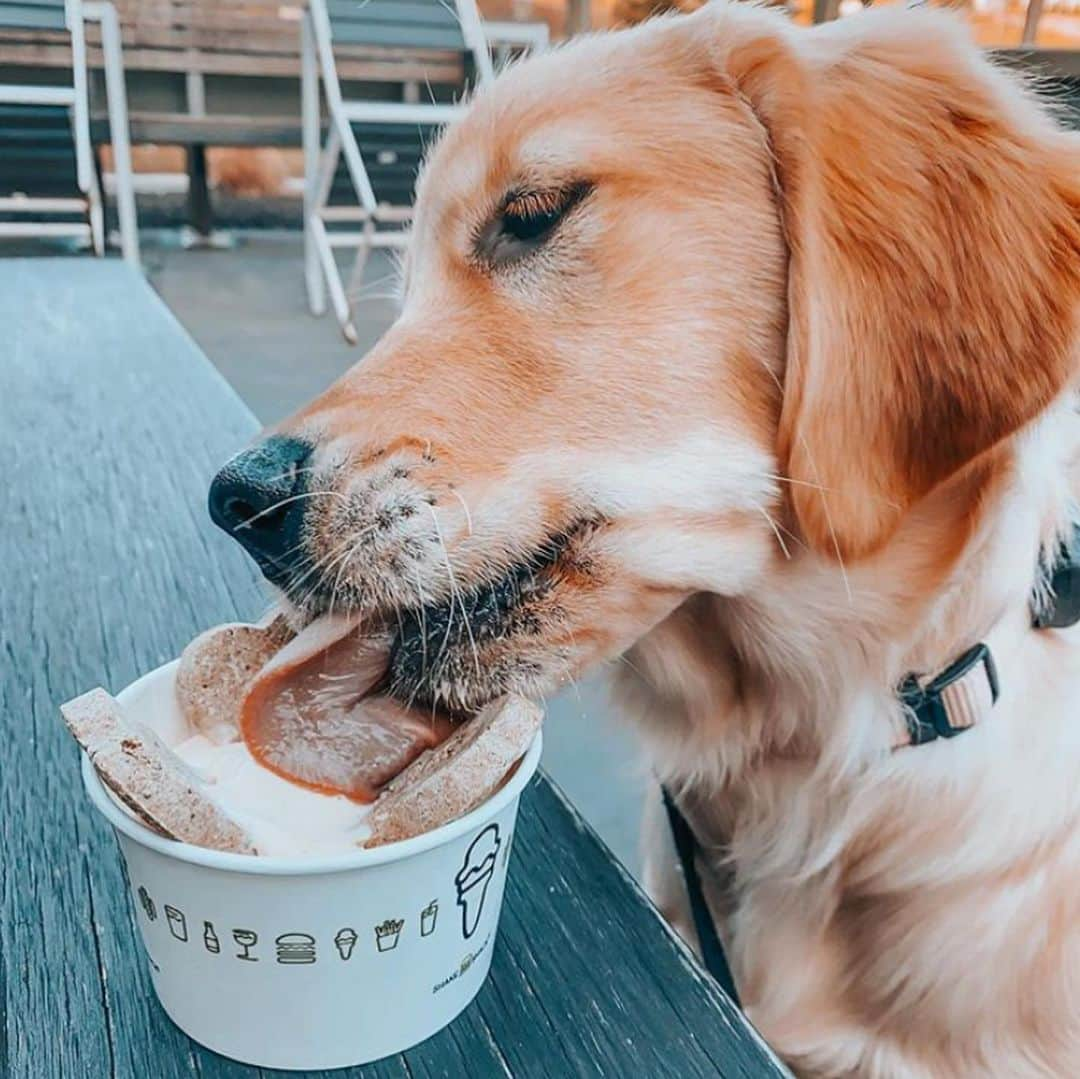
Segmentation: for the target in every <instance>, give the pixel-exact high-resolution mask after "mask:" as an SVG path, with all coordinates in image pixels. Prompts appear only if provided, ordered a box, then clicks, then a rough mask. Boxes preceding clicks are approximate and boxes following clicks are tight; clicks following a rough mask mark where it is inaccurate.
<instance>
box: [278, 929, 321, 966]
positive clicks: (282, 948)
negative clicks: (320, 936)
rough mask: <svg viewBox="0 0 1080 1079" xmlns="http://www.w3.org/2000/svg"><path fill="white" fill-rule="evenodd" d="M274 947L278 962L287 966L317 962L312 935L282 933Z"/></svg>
mask: <svg viewBox="0 0 1080 1079" xmlns="http://www.w3.org/2000/svg"><path fill="white" fill-rule="evenodd" d="M274 945H275V947H276V948H277V961H278V962H279V963H284V964H285V965H286V966H292V965H294V964H301V963H314V962H315V938H314V937H313V936H312V935H311V934H310V933H282V934H281V936H280V937H278V938H277V939H276V940H275V941H274Z"/></svg>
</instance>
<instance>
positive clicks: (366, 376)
mask: <svg viewBox="0 0 1080 1079" xmlns="http://www.w3.org/2000/svg"><path fill="white" fill-rule="evenodd" d="M403 270H404V272H403V308H402V312H401V316H400V318H399V320H398V321H397V322H396V324H395V325H394V326H393V327H392V328H391V329H390V330H389V332H388V333H387V334H386V335H385V337H383V339H382V340H381V341H380V342H379V344H378V345H377V346H376V347H375V348H374V349H373V350H372V351H371V352H370V353H369V354H368V355H367V356H366V357H365V358H364V359H363V361H362V362H360V363H359V364H358V365H357V366H356V367H355V368H354V369H353V370H352V371H350V372H349V373H347V374H346V375H345V376H344V377H343V378H342V379H341V380H340V381H339V382H337V383H336V384H335V385H334V386H332V387H331V388H330V389H329V390H328V391H327V392H326V393H325V394H324V395H323V396H321V397H320V398H318V399H317V400H316V401H314V402H313V403H312V404H311V405H310V406H309V407H307V408H305V409H303V410H302V411H301V412H299V413H298V414H297V415H296V416H294V417H293V418H292V419H290V420H289V421H287V422H286V423H285V424H284V425H282V427H281V428H279V429H278V431H277V432H276V434H275V436H274V437H272V438H270V439H269V440H268V441H266V442H264V443H262V444H261V445H260V446H258V447H256V448H255V449H253V450H250V451H247V453H246V454H245V455H244V457H243V458H242V459H240V460H238V461H235V462H234V463H233V465H232V466H231V467H232V470H233V474H234V476H235V475H237V474H241V475H245V476H247V482H249V484H250V487H251V490H252V491H253V492H255V494H253V496H252V500H253V504H257V503H258V502H259V500H260V499H261V500H262V501H263V502H266V501H267V499H270V498H276V499H279V500H280V508H279V509H277V510H274V511H273V512H269V513H265V514H262V515H261V517H260V519H259V521H258V522H257V525H253V527H251V528H250V529H247V530H246V531H245V532H244V533H243V540H244V543H245V544H246V545H247V546H248V547H249V549H250V550H251V551H252V552H253V553H254V554H255V556H256V558H257V559H258V560H259V562H260V565H261V566H262V567H263V569H264V571H265V572H266V574H267V575H268V576H269V577H270V578H271V580H273V581H275V582H276V583H277V584H278V585H279V586H280V587H281V588H282V590H283V591H284V593H285V594H286V595H287V596H288V597H289V599H290V600H291V602H292V604H293V607H294V609H295V611H296V612H297V613H298V614H299V615H300V616H301V617H304V618H314V617H316V616H318V615H319V614H320V613H322V612H324V611H326V610H327V609H328V608H330V607H331V605H336V606H337V608H338V609H341V608H348V609H351V610H353V611H364V612H370V613H371V616H372V617H376V618H386V619H388V620H389V622H390V624H391V625H392V626H395V632H396V641H395V644H394V649H393V653H392V657H391V661H390V669H389V672H388V675H387V677H388V680H389V684H390V685H391V687H392V688H393V690H394V691H396V692H397V693H399V694H401V695H402V696H405V697H410V698H413V699H419V700H421V701H424V702H427V703H428V704H430V705H431V706H433V707H434V706H439V707H444V708H447V709H449V710H458V709H472V708H474V707H476V706H478V705H479V704H481V703H482V702H484V701H486V700H488V699H490V698H492V697H495V696H496V695H499V694H502V693H505V692H507V691H509V690H515V691H518V692H522V693H525V694H528V695H533V696H542V695H544V694H547V693H549V692H552V691H554V690H556V689H557V688H558V687H559V686H561V685H563V684H564V683H565V682H566V681H567V680H569V679H571V678H573V677H576V676H577V675H578V674H579V673H580V672H582V671H584V670H586V669H587V668H590V667H592V666H594V665H596V664H598V663H600V662H602V661H605V660H613V659H615V658H616V657H622V658H623V659H624V660H625V662H622V663H620V664H619V665H618V681H619V694H620V700H621V703H622V710H623V711H624V712H625V715H626V717H627V720H628V721H629V722H630V723H632V724H633V725H636V727H637V728H638V729H639V731H640V732H641V735H642V738H643V740H644V745H645V747H646V751H647V755H648V760H649V763H650V765H651V768H652V769H653V770H654V772H655V774H656V775H657V776H658V777H659V779H660V780H662V781H663V783H665V784H666V785H667V786H668V788H669V789H670V790H671V791H672V792H673V793H674V794H675V796H676V797H677V798H678V800H679V801H680V803H681V805H682V807H683V809H684V811H685V812H686V814H687V815H688V817H689V818H690V820H691V822H692V825H693V827H694V830H695V832H696V834H697V838H698V840H699V842H700V845H701V847H702V850H703V851H704V855H703V857H702V870H703V873H704V876H705V878H706V884H707V888H708V894H709V896H710V902H711V905H712V909H713V913H714V915H715V918H716V921H717V924H718V926H719V927H720V930H721V932H722V935H723V937H724V939H725V942H726V945H727V949H728V952H729V955H730V958H731V961H732V966H733V969H734V972H735V975H736V979H737V982H738V985H739V989H740V992H741V995H742V998H743V1001H744V1004H745V1005H746V1008H747V1011H748V1013H749V1015H750V1017H751V1018H752V1020H753V1022H754V1023H755V1024H756V1025H757V1026H758V1027H759V1028H760V1029H761V1031H762V1032H763V1034H764V1035H765V1037H766V1038H767V1039H768V1040H769V1041H770V1042H771V1044H772V1045H773V1046H775V1047H776V1049H777V1050H778V1052H779V1053H780V1054H782V1055H783V1056H784V1058H785V1059H786V1060H787V1061H789V1062H790V1063H791V1065H792V1067H793V1068H794V1069H795V1070H796V1071H797V1072H798V1073H799V1074H800V1075H803V1076H863V1077H879V1079H884V1077H890V1079H892V1077H897V1079H899V1077H905V1079H908V1077H933V1079H951V1077H956V1079H959V1077H963V1079H972V1077H977V1076H1000V1077H1007V1079H1021V1077H1026V1076H1032V1077H1033V1076H1057V1077H1065V1076H1075V1075H1080V782H1078V764H1080V646H1078V643H1077V637H1076V633H1075V632H1072V631H1068V630H1055V629H1042V630H1036V629H1033V628H1032V620H1031V603H1032V598H1031V597H1032V595H1033V593H1039V592H1040V590H1041V591H1043V592H1045V579H1046V575H1047V570H1048V567H1049V566H1050V565H1051V564H1052V563H1053V561H1054V557H1055V552H1056V551H1057V549H1058V545H1059V543H1060V542H1061V539H1062V537H1064V536H1066V535H1067V534H1068V531H1069V529H1070V527H1071V519H1072V514H1073V502H1072V482H1071V480H1072V476H1071V470H1072V469H1073V466H1074V461H1075V459H1076V457H1077V449H1078V434H1080V422H1078V417H1077V415H1076V412H1075V409H1074V404H1073V383H1074V379H1075V375H1076V370H1077V360H1078V356H1077V341H1078V337H1077V318H1078V311H1080V304H1078V301H1080V147H1078V142H1077V139H1076V138H1075V137H1074V136H1072V135H1070V134H1066V133H1064V132H1063V131H1062V130H1060V129H1059V128H1058V127H1057V126H1056V125H1055V123H1054V121H1053V120H1052V119H1051V118H1050V117H1049V116H1048V115H1047V113H1046V112H1045V111H1044V109H1043V107H1042V106H1040V105H1039V104H1038V103H1037V102H1036V101H1035V100H1034V99H1033V98H1032V97H1031V96H1029V95H1028V93H1027V92H1026V91H1025V89H1024V88H1023V87H1022V86H1021V85H1020V84H1019V83H1018V81H1017V80H1016V79H1015V78H1014V77H1012V76H1010V75H1008V74H1006V73H1005V72H1004V71H1001V70H999V69H997V68H995V67H994V66H993V65H992V64H991V63H990V62H988V61H987V60H986V59H985V58H984V57H983V56H982V55H981V54H980V53H979V52H978V51H977V50H976V49H975V47H974V46H973V45H971V44H970V42H969V40H968V38H967V36H966V33H965V31H964V30H963V27H962V25H961V24H960V23H959V22H957V21H955V20H954V18H953V17H951V16H949V15H948V14H943V13H932V12H929V11H905V10H899V9H889V10H883V11H880V12H873V13H869V14H866V15H860V16H857V17H854V18H851V19H845V20H842V21H840V22H838V23H833V24H829V25H826V26H822V27H819V28H815V29H811V30H802V29H798V28H796V27H794V26H793V25H791V24H790V23H789V22H788V21H786V20H785V18H784V17H783V16H781V15H780V14H777V13H775V12H769V11H766V10H763V9H759V8H755V7H752V6H743V5H738V4H725V3H719V4H713V5H710V6H708V7H706V8H704V9H702V10H701V11H698V12H696V13H694V14H692V15H688V16H679V17H672V18H663V19H659V20H656V21H653V22H649V23H646V24H644V25H642V26H639V27H635V28H634V29H631V30H626V31H623V32H618V33H612V34H606V35H598V36H594V37H588V38H585V39H582V40H578V41H575V42H574V43H572V44H570V45H568V46H567V47H565V48H562V49H559V50H557V51H555V52H552V53H550V54H546V55H542V56H539V57H536V58H534V59H532V60H529V61H527V62H525V63H522V64H520V65H519V66H516V67H514V68H512V69H511V70H509V71H507V72H505V73H504V74H503V75H502V76H501V77H500V78H499V79H498V80H497V81H496V82H495V83H494V85H492V86H491V87H489V88H487V89H484V90H482V91H481V92H479V93H478V94H477V95H476V96H475V99H474V100H473V102H472V104H471V107H470V108H469V109H468V111H467V113H466V114H465V115H464V117H463V118H462V119H461V120H460V121H459V122H457V123H456V124H454V125H453V126H451V127H450V128H449V129H448V130H447V131H446V133H445V135H444V136H443V138H442V139H441V141H440V142H439V143H438V145H437V147H436V148H435V149H434V150H433V152H432V153H431V155H430V159H429V161H428V163H427V166H426V169H425V171H424V174H423V176H422V178H421V181H420V184H419V189H418V200H417V206H416V216H415V224H414V230H413V237H412V242H411V247H410V249H409V252H408V255H407V258H406V261H405V264H404V268H403ZM256 496H257V497H256ZM239 536H240V534H239V533H238V537H239ZM979 642H983V643H985V644H986V645H987V647H988V648H989V650H990V652H991V653H992V656H993V658H994V660H995V661H996V665H997V671H998V681H999V696H998V699H997V703H996V704H995V705H994V706H993V707H992V708H990V709H989V710H987V711H986V712H985V714H981V715H979V716H978V717H976V718H978V722H977V723H975V725H974V726H973V727H972V728H971V729H970V730H967V731H965V732H964V733H963V734H962V735H961V736H959V737H957V738H950V739H945V738H939V739H937V740H936V741H933V742H931V743H929V744H926V745H918V746H914V745H906V744H904V743H905V731H906V729H907V715H906V711H905V705H904V704H903V703H902V702H901V698H900V696H899V695H898V687H899V686H900V685H901V684H902V683H903V682H904V681H905V679H906V678H907V677H908V676H909V675H916V676H920V677H924V678H925V677H930V676H933V675H935V674H936V673H937V672H939V671H941V670H943V669H944V668H945V667H946V666H947V665H948V664H950V663H951V662H952V661H953V660H954V659H956V657H957V656H960V655H962V654H963V653H965V652H966V651H967V650H968V649H970V648H972V646H973V645H976V644H977V643H979ZM656 838H658V839H659V840H660V842H655V841H654V842H653V843H652V845H651V849H650V857H651V863H650V868H649V880H650V886H651V888H652V889H653V892H654V894H655V895H656V897H657V899H658V902H659V903H660V904H661V906H662V908H663V909H665V910H667V911H669V912H670V913H671V915H672V917H673V918H676V919H678V917H679V916H680V914H679V896H680V891H679V889H678V887H677V885H678V878H677V877H672V875H671V871H672V864H671V859H670V854H669V851H668V849H667V847H666V842H667V841H666V838H665V837H664V836H663V835H659V834H658V836H657V837H656Z"/></svg>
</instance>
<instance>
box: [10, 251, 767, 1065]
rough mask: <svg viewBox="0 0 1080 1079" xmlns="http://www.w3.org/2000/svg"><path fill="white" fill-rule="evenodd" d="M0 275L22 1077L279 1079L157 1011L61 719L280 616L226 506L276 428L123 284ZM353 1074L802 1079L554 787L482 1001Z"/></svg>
mask: <svg viewBox="0 0 1080 1079" xmlns="http://www.w3.org/2000/svg"><path fill="white" fill-rule="evenodd" d="M0 275H2V278H3V282H4V285H3V288H0V328H2V329H0V334H2V338H0V342H2V343H0V459H2V461H3V468H4V479H3V486H2V488H0V489H2V490H3V499H2V504H3V514H2V518H0V565H2V566H3V572H4V580H3V584H2V586H0V657H2V658H0V663H2V668H0V670H2V676H0V745H2V746H3V749H2V755H0V851H2V856H0V857H2V861H0V865H2V873H0V876H2V888H0V891H2V896H3V907H2V912H0V1076H4V1077H5V1079H8V1077H10V1079H63V1077H68V1076H70V1077H72V1079H104V1077H121V1079H149V1077H153V1079H170V1077H174V1076H201V1077H204V1079H217V1077H222V1079H226V1077H233V1076H236V1077H239V1076H245V1075H256V1074H260V1073H259V1070H258V1069H249V1068H246V1067H244V1066H242V1065H239V1064H234V1063H232V1062H230V1061H227V1060H225V1059H224V1058H221V1057H218V1056H215V1055H214V1054H213V1053H210V1052H208V1051H207V1050H204V1049H202V1048H200V1047H199V1046H198V1045H196V1044H195V1043H194V1042H191V1041H190V1040H189V1039H188V1038H187V1037H186V1036H185V1035H183V1034H181V1033H180V1031H179V1030H178V1029H177V1028H176V1027H174V1026H173V1025H172V1024H171V1023H170V1022H169V1020H168V1019H167V1018H166V1016H165V1014H164V1013H163V1012H162V1010H161V1009H160V1007H159V1006H158V1004H157V1002H156V1000H155V999H154V996H153V991H152V989H151V986H150V980H149V977H148V973H147V966H146V959H145V955H144V953H143V951H142V948H141V945H140V944H139V942H138V940H137V937H136V931H135V927H134V922H133V918H132V912H131V909H130V904H129V901H128V896H127V892H126V888H125V885H124V881H123V878H122V875H121V867H120V857H119V853H118V851H117V847H116V844H115V842H114V840H113V838H112V835H111V832H110V830H109V828H108V827H107V826H106V825H105V824H104V823H103V822H102V821H101V820H100V819H99V818H98V817H97V815H96V813H94V812H93V811H92V810H91V807H90V805H89V804H88V802H87V800H86V797H85V795H84V793H83V790H82V785H81V783H80V780H79V774H78V767H77V764H78V755H77V751H76V748H75V746H74V744H73V743H72V741H71V739H70V738H69V737H68V735H67V733H66V732H65V731H64V729H63V727H62V724H61V723H60V721H59V718H58V715H57V706H58V705H59V704H60V703H61V702H62V701H65V700H67V699H68V698H70V697H73V696H74V695H76V694H78V693H80V692H82V691H83V690H86V689H89V688H90V687H92V686H95V685H99V684H101V685H104V686H106V687H107V688H109V689H110V690H112V691H117V690H119V689H120V688H122V687H123V686H124V685H126V684H127V683H128V682H130V681H131V680H132V679H133V678H135V677H136V676H137V675H139V674H140V673H142V672H143V671H146V670H148V669H150V668H151V667H155V666H157V665H158V664H160V663H162V662H164V661H165V660H167V659H169V658H170V657H172V656H174V655H176V654H177V652H178V651H179V650H180V648H181V647H182V646H183V645H184V644H185V643H186V642H187V641H188V640H189V639H190V638H191V637H192V636H193V635H194V634H195V633H196V632H197V631H199V630H201V629H203V628H205V627H206V626H209V625H212V624H214V623H217V622H224V621H229V620H234V619H236V618H237V617H240V618H251V617H253V616H255V615H258V614H259V613H260V612H261V611H262V609H263V608H264V606H265V602H266V601H265V595H264V593H263V591H262V588H261V586H260V583H259V579H258V577H257V574H256V572H255V570H254V569H253V568H252V566H251V564H250V563H249V562H248V561H247V559H246V558H245V557H244V556H243V554H242V553H241V551H240V549H239V547H237V546H236V545H235V544H234V543H232V542H230V541H229V540H228V538H227V537H225V536H224V535H223V534H221V533H220V532H218V531H216V530H215V529H214V528H213V527H212V526H211V525H210V522H209V520H208V519H207V515H206V512H205V509H204V505H205V497H206V488H207V484H208V482H209V480H210V477H211V476H212V475H213V473H214V472H215V470H216V469H217V467H218V466H219V465H220V463H221V462H222V461H223V460H224V459H225V458H226V457H227V456H228V455H229V454H230V453H232V452H233V451H234V450H236V449H237V448H238V447H240V446H242V445H243V444H244V443H246V442H247V441H248V440H249V439H251V437H252V436H253V435H254V434H255V432H256V430H257V426H258V425H257V423H256V421H255V419H254V417H253V416H252V414H251V413H250V412H249V411H248V410H247V408H246V407H245V406H244V405H243V404H242V403H241V402H240V400H239V399H238V398H237V396H236V395H235V394H234V393H233V391H232V390H231V389H230V387H229V386H228V384H227V383H226V382H225V380H224V379H223V378H222V377H221V376H220V375H219V374H218V373H217V371H216V370H215V369H214V368H213V367H211V365H210V364H209V363H208V362H207V361H206V359H205V358H204V357H203V356H202V354H201V353H200V351H199V349H198V348H197V346H196V345H195V344H194V343H193V342H192V340H191V339H190V338H189V337H188V336H187V334H186V333H185V332H184V330H183V329H182V328H181V327H180V326H179V324H178V323H177V322H176V320H175V319H174V318H173V317H172V315H171V314H170V313H169V312H168V310H166V308H165V306H164V305H163V304H162V303H161V302H160V300H158V298H157V297H156V296H155V295H154V293H153V292H152V291H151V289H150V287H149V286H148V285H147V283H146V282H145V281H144V280H143V279H142V278H141V277H140V276H138V275H137V274H136V273H134V272H133V271H132V270H130V269H129V268H128V267H127V266H125V265H123V264H122V263H119V262H111V261H109V262H104V263H102V262H97V261H94V262H90V261H80V260H71V259H67V260H60V259H40V260H12V261H6V262H3V263H0ZM386 1003H388V1002H386ZM338 1074H346V1075H348V1074H354V1075H361V1074H362V1075H363V1076H371V1077H390V1076H401V1077H406V1076H411V1077H421V1076H423V1077H434V1076H447V1077H455V1079H456V1077H468V1079H483V1077H486V1076H506V1075H510V1076H543V1077H549V1076H558V1077H560V1079H561V1077H563V1076H593V1075H597V1076H598V1075H612V1076H634V1077H635V1079H639V1077H651V1076H656V1077H661V1076H662V1077H678V1079H694V1077H698V1076H716V1075H719V1076H723V1077H725V1079H742V1077H747V1079H768V1077H769V1076H782V1075H784V1074H786V1073H785V1072H784V1071H783V1070H782V1069H781V1068H780V1066H779V1065H777V1063H776V1062H775V1060H774V1059H773V1058H772V1056H771V1055H770V1053H769V1052H768V1050H767V1049H766V1048H765V1047H764V1046H763V1044H762V1043H761V1041H760V1040H759V1039H758V1037H757V1035H756V1034H755V1033H754V1032H753V1030H752V1029H751V1028H750V1027H749V1026H748V1025H747V1023H746V1022H745V1021H744V1020H743V1019H742V1017H741V1015H740V1014H739V1012H738V1011H737V1010H736V1009H735V1008H734V1007H733V1006H732V1005H731V1004H730V1002H729V1001H728V1000H727V998H726V997H724V996H723V994H722V993H721V992H720V991H719V990H718V988H717V987H716V985H715V984H714V983H713V982H712V981H711V980H710V979H709V978H708V977H707V976H706V975H705V974H704V973H703V972H702V971H701V969H700V968H699V967H698V966H697V964H696V963H695V962H694V961H693V959H692V958H691V957H690V955H689V953H688V952H687V951H686V950H685V949H684V948H683V947H681V946H680V944H679V943H678V942H677V941H676V939H675V938H674V936H673V935H672V934H671V933H670V932H669V930H668V929H667V928H666V926H665V925H663V924H662V922H661V921H660V919H659V917H658V915H657V914H656V912H655V911H654V909H653V908H652V907H651V906H650V905H649V903H648V901H647V900H646V899H645V897H644V896H643V895H642V893H641V892H640V890H639V889H638V888H637V886H636V885H635V884H634V882H633V881H632V880H631V879H630V878H629V876H628V875H627V874H626V872H625V871H624V870H623V869H622V867H621V866H620V865H619V864H618V863H617V862H616V861H615V860H614V858H613V857H612V856H611V854H610V853H609V852H608V851H607V849H606V848H605V847H604V846H603V845H602V844H601V843H600V841H599V840H598V839H597V838H596V836H595V835H594V834H593V833H592V832H591V831H590V829H589V828H588V827H587V825H586V824H585V823H584V822H583V821H582V820H581V818H580V817H579V816H578V815H577V813H575V811H574V810H573V808H572V807H571V806H569V805H568V804H567V803H566V801H565V800H564V799H563V797H562V796H561V795H560V793H559V792H558V790H557V789H556V788H555V787H553V786H552V784H551V783H550V782H548V781H547V780H546V779H543V778H541V779H538V780H537V781H535V782H534V783H533V784H532V785H531V787H530V789H529V790H528V791H527V793H526V796H525V798H524V800H523V803H522V810H521V820H520V823H519V825H518V828H517V834H516V842H515V844H514V854H513V862H512V864H511V868H510V882H509V885H508V889H507V901H506V907H505V911H504V914H503V918H502V926H501V929H500V933H499V939H498V943H497V945H496V949H495V955H494V963H493V966H492V971H491V976H490V979H489V981H488V983H487V984H486V986H485V987H484V989H483V990H482V991H481V993H480V996H479V997H478V999H477V1001H476V1002H475V1004H474V1005H473V1006H471V1007H469V1008H468V1009H467V1010H466V1011H465V1013H464V1014H463V1015H462V1016H461V1017H460V1018H459V1019H457V1020H456V1021H455V1022H454V1023H453V1024H451V1026H450V1027H449V1028H448V1029H447V1030H445V1031H443V1032H442V1033H441V1034H439V1035H437V1036H435V1037H434V1038H432V1039H430V1040H429V1041H427V1042H426V1043H424V1044H423V1045H421V1046H418V1047H417V1048H416V1049H413V1050H411V1051H410V1052H408V1053H406V1054H404V1055H402V1056H399V1057H394V1058H390V1059H387V1060H385V1061H382V1062H380V1063H378V1064H375V1065H369V1066H367V1067H365V1068H363V1069H355V1070H354V1071H351V1072H345V1073H338Z"/></svg>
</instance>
